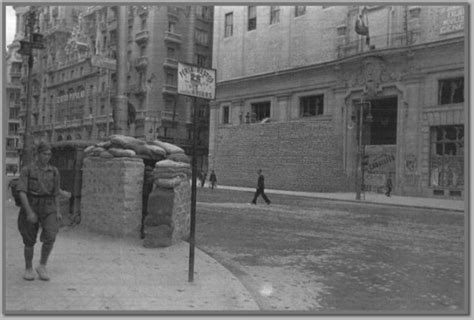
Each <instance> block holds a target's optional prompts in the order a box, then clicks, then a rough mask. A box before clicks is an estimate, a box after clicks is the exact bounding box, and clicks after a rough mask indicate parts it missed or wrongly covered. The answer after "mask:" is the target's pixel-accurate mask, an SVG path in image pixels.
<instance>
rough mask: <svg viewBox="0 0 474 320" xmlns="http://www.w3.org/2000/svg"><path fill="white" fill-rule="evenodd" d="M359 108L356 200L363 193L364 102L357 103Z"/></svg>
mask: <svg viewBox="0 0 474 320" xmlns="http://www.w3.org/2000/svg"><path fill="white" fill-rule="evenodd" d="M357 106H358V110H357V113H358V115H359V119H358V127H357V129H358V130H357V138H358V141H357V156H356V174H355V177H356V178H355V183H356V185H355V190H356V200H360V194H361V187H362V185H361V181H362V180H361V179H362V177H361V176H362V130H363V123H364V104H363V101H361V102H360V103H359V104H357Z"/></svg>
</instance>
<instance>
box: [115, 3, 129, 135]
mask: <svg viewBox="0 0 474 320" xmlns="http://www.w3.org/2000/svg"><path fill="white" fill-rule="evenodd" d="M115 9H116V16H117V33H118V34H117V38H118V39H117V41H118V44H117V74H116V75H117V95H116V96H115V106H114V108H115V112H113V117H114V130H113V132H114V133H115V134H126V133H127V132H128V130H127V117H128V112H127V107H128V98H127V96H126V95H125V90H126V86H127V69H126V66H127V43H128V35H127V32H128V21H127V7H126V6H116V7H115Z"/></svg>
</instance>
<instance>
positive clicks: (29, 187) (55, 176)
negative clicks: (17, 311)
mask: <svg viewBox="0 0 474 320" xmlns="http://www.w3.org/2000/svg"><path fill="white" fill-rule="evenodd" d="M36 151H37V152H36V157H37V159H36V161H33V162H32V163H31V164H29V165H27V166H25V167H23V168H22V169H21V171H20V180H19V182H18V192H19V195H20V199H21V208H20V213H19V215H18V230H19V231H20V234H21V237H22V238H23V244H24V257H25V269H26V270H25V274H24V276H23V278H24V279H25V280H34V279H35V274H34V272H33V253H34V246H35V244H36V239H37V236H38V231H39V228H40V227H41V229H42V230H41V235H40V241H41V242H42V243H43V245H42V247H41V257H40V263H39V265H38V267H37V268H36V272H37V273H38V275H39V278H40V279H41V280H45V281H47V280H49V275H48V273H47V271H46V263H47V262H48V257H49V255H50V253H51V251H52V250H53V245H54V242H55V240H56V234H57V233H58V230H59V222H60V221H61V220H62V215H61V212H60V207H59V197H58V196H59V194H60V188H59V181H60V177H59V171H58V169H57V168H56V167H53V166H52V165H50V164H49V160H50V159H51V146H50V145H49V144H47V143H45V142H40V143H39V145H38V146H37V149H36Z"/></svg>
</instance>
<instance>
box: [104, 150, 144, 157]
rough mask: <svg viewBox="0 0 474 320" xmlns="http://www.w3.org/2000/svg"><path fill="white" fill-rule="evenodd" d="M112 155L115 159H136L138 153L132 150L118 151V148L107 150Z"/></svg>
mask: <svg viewBox="0 0 474 320" xmlns="http://www.w3.org/2000/svg"><path fill="white" fill-rule="evenodd" d="M107 151H108V152H110V154H112V155H113V156H114V157H129V158H132V157H134V156H135V155H136V154H137V153H136V152H135V151H134V150H131V149H118V148H110V149H108V150H107Z"/></svg>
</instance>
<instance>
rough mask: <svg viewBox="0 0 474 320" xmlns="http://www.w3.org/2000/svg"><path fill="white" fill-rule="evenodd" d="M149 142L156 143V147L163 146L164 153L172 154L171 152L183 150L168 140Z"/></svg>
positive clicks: (182, 151)
mask: <svg viewBox="0 0 474 320" xmlns="http://www.w3.org/2000/svg"><path fill="white" fill-rule="evenodd" d="M150 143H151V144H154V145H157V146H158V147H161V148H163V149H164V150H165V151H166V153H169V154H172V153H184V150H183V149H181V148H180V147H178V146H177V145H174V144H171V143H168V142H163V141H160V140H153V141H150Z"/></svg>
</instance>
